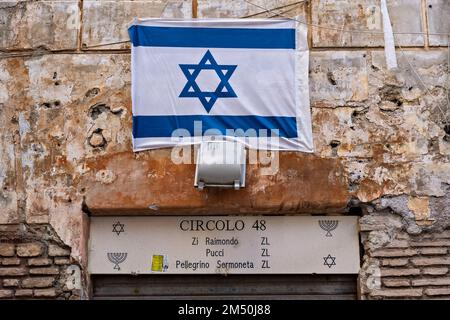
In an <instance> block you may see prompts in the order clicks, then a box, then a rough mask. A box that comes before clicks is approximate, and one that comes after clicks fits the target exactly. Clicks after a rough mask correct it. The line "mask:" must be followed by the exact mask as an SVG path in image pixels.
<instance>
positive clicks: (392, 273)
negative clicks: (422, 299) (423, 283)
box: [381, 268, 420, 277]
mask: <svg viewBox="0 0 450 320" xmlns="http://www.w3.org/2000/svg"><path fill="white" fill-rule="evenodd" d="M418 274H420V269H413V268H383V269H381V276H382V277H402V276H415V275H418Z"/></svg>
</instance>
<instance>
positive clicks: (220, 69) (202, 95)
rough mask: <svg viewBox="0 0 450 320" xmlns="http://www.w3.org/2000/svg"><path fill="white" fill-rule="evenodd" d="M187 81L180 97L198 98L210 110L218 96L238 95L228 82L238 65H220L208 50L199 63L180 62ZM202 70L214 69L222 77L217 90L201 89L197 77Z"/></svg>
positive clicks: (229, 96) (234, 96) (232, 96)
mask: <svg viewBox="0 0 450 320" xmlns="http://www.w3.org/2000/svg"><path fill="white" fill-rule="evenodd" d="M179 66H180V68H181V70H182V71H183V73H184V75H185V77H186V79H187V83H186V85H185V86H184V88H183V90H182V91H181V93H180V95H179V97H180V98H198V99H199V100H200V102H201V103H202V105H203V107H204V108H205V110H206V111H207V112H208V113H209V111H210V110H211V109H212V107H213V106H214V103H216V101H217V99H218V98H236V97H237V95H236V93H235V92H234V90H233V88H232V87H231V85H230V83H229V82H228V81H229V79H230V77H231V75H232V74H233V72H234V70H235V69H236V67H237V65H219V64H217V62H216V60H215V59H214V57H213V55H212V54H211V52H210V51H209V50H208V51H206V53H205V55H204V56H203V58H202V59H201V60H200V62H199V63H198V64H180V65H179ZM202 70H214V71H215V72H216V74H217V75H218V76H219V78H220V83H219V84H218V86H217V88H216V90H215V91H206V92H204V91H201V90H200V87H199V86H198V84H197V82H196V79H197V77H198V75H199V74H200V72H201V71H202Z"/></svg>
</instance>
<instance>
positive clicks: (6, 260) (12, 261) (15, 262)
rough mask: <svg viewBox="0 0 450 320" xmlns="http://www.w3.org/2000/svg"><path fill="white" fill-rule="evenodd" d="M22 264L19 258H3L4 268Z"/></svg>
mask: <svg viewBox="0 0 450 320" xmlns="http://www.w3.org/2000/svg"><path fill="white" fill-rule="evenodd" d="M19 264H20V259H18V258H3V259H2V265H4V266H17V265H19Z"/></svg>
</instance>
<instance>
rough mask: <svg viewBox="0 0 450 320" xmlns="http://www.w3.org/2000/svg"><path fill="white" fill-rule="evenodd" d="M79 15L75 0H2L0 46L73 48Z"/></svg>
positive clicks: (15, 48) (13, 47) (51, 48)
mask: <svg viewBox="0 0 450 320" xmlns="http://www.w3.org/2000/svg"><path fill="white" fill-rule="evenodd" d="M79 19H80V11H79V8H78V1H77V0H66V1H8V2H5V1H2V3H1V4H0V49H2V50H17V49H19V50H21V49H36V48H46V49H49V50H62V49H76V48H77V41H78V29H79V26H80V21H79Z"/></svg>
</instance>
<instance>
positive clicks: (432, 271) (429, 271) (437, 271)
mask: <svg viewBox="0 0 450 320" xmlns="http://www.w3.org/2000/svg"><path fill="white" fill-rule="evenodd" d="M422 273H423V274H426V275H429V276H441V275H444V274H447V273H448V268H424V269H422Z"/></svg>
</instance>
